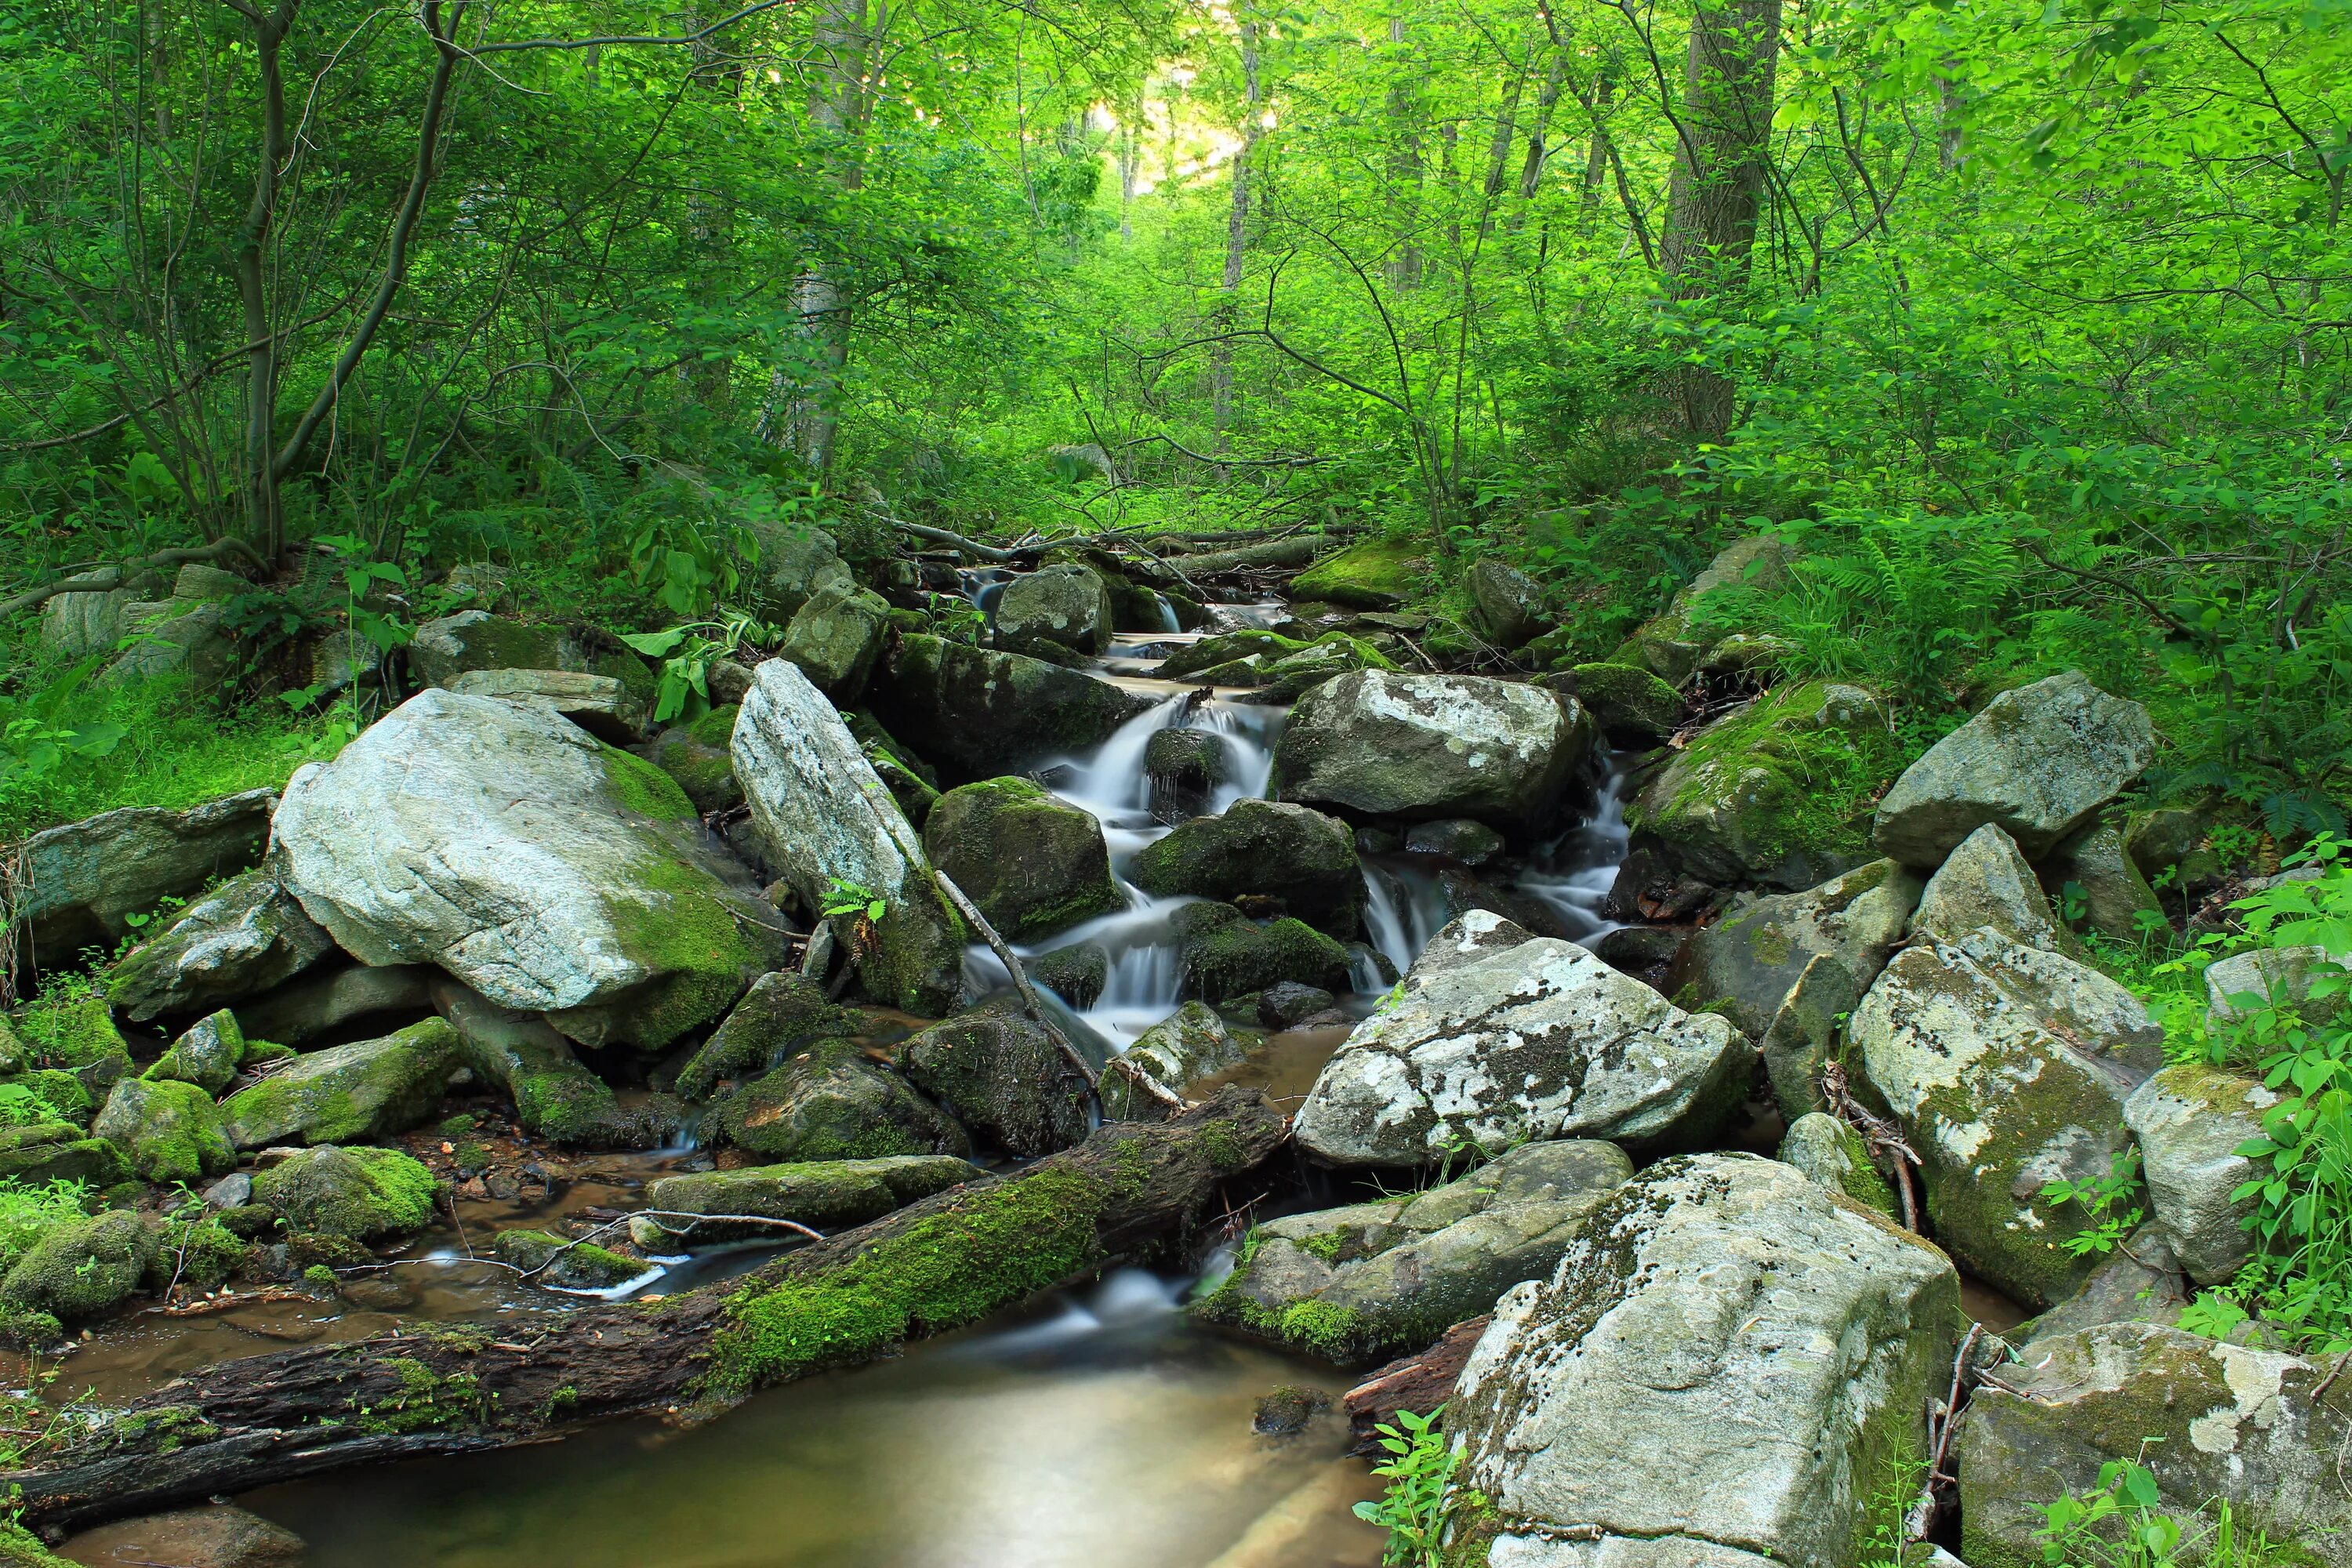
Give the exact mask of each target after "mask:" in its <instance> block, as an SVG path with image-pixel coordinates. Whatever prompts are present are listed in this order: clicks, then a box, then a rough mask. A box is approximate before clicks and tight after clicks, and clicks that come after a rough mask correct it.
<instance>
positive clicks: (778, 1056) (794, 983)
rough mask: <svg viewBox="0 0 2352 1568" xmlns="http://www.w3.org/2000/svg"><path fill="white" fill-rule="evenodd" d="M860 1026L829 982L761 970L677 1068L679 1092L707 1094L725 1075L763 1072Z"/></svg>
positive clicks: (704, 1096) (691, 1095)
mask: <svg viewBox="0 0 2352 1568" xmlns="http://www.w3.org/2000/svg"><path fill="white" fill-rule="evenodd" d="M855 1033H856V1019H855V1018H854V1017H853V1016H851V1015H850V1014H849V1013H848V1012H847V1011H846V1010H845V1009H843V1008H840V1007H836V1006H835V1005H833V1004H831V1003H830V1002H828V1001H826V1000H825V996H824V986H822V985H820V984H817V983H816V982H815V981H814V980H811V979H808V978H807V977H806V976H804V975H801V974H797V973H791V972H789V971H785V970H776V971H773V972H772V973H767V974H762V975H761V976H760V978H759V979H757V980H755V981H753V982H752V983H751V989H750V990H749V991H746V992H745V993H744V994H743V1000H741V1001H740V1002H738V1003H737V1004H735V1010H734V1011H733V1012H731V1013H730V1014H728V1015H727V1018H726V1021H725V1022H724V1023H721V1024H720V1025H719V1027H717V1028H716V1029H713V1030H712V1031H711V1032H710V1038H709V1039H708V1040H705V1041H704V1042H703V1043H702V1045H701V1046H700V1047H698V1049H697V1050H696V1051H695V1053H694V1055H693V1056H692V1057H691V1058H688V1061H687V1064H686V1066H685V1067H683V1068H680V1069H679V1070H678V1075H677V1092H678V1093H679V1094H680V1095H681V1096H683V1097H684V1098H686V1099H688V1100H707V1099H709V1097H710V1092H711V1090H713V1089H716V1088H717V1087H718V1086H719V1082H720V1080H721V1079H730V1078H736V1079H740V1078H748V1077H750V1076H751V1075H752V1074H754V1073H759V1072H764V1071H766V1070H767V1069H768V1068H771V1067H772V1066H774V1065H775V1064H776V1063H778V1062H780V1061H782V1060H783V1059H784V1058H788V1057H791V1056H793V1055H794V1054H795V1053H797V1052H799V1051H800V1050H802V1049H803V1048H804V1047H807V1046H808V1045H810V1044H812V1043H813V1042H814V1041H818V1040H828V1039H837V1038H841V1037H845V1036H848V1035H852V1034H855Z"/></svg>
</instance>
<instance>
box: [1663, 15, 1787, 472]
mask: <svg viewBox="0 0 2352 1568" xmlns="http://www.w3.org/2000/svg"><path fill="white" fill-rule="evenodd" d="M1779 55H1780V0H1700V4H1699V6H1698V13H1697V16H1696V17H1695V18H1694V19H1693V21H1692V24H1691V36H1690V57H1689V59H1688V62H1687V64H1686V66H1685V71H1684V79H1683V105H1682V112H1681V115H1680V117H1679V118H1678V119H1677V121H1676V123H1675V132H1676V136H1675V140H1676V146H1675V168H1674V175H1673V178H1672V181H1671V183H1670V184H1668V186H1667V193H1666V228H1665V235H1664V239H1663V241H1662V243H1661V244H1660V247H1659V258H1658V262H1659V267H1660V268H1661V269H1662V270H1663V271H1664V275H1665V285H1666V292H1667V293H1668V295H1669V296H1671V297H1672V298H1674V299H1675V300H1724V299H1727V298H1729V297H1731V296H1733V295H1736V294H1738V293H1739V292H1741V291H1742V290H1744V289H1746V288H1747V284H1748V252H1749V251H1750V250H1751V249H1752V248H1753V247H1754V246H1755V243H1756V220H1757V214H1758V211H1759V207H1760V206H1761V204H1762V201H1763V195H1764V178H1765V173H1766V168H1765V160H1766V159H1767V158H1769V156H1770V155H1771V130H1772V75H1773V68H1774V65H1775V63H1776V61H1777V60H1778V58H1779ZM1734 390H1735V389H1734V387H1733V386H1732V384H1731V380H1730V378H1729V377H1727V376H1726V375H1724V374H1721V373H1720V372H1717V371H1715V370H1712V369H1708V368H1706V367H1705V366H1699V365H1691V366H1685V367H1684V368H1682V369H1681V370H1680V371H1678V372H1677V373H1676V374H1675V395H1676V398H1677V401H1678V402H1679V403H1680V404H1681V405H1682V407H1681V411H1682V416H1683V425H1684V427H1685V429H1686V430H1687V431H1688V432H1689V433H1690V434H1691V435H1692V436H1693V437H1696V438H1697V439H1699V440H1702V441H1720V440H1721V439H1723V437H1724V436H1725V434H1726V433H1727V432H1728V431H1729V430H1730V428H1731V414H1732V399H1733V395H1734Z"/></svg>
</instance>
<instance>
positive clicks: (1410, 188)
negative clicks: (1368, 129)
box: [1388, 16, 1423, 289]
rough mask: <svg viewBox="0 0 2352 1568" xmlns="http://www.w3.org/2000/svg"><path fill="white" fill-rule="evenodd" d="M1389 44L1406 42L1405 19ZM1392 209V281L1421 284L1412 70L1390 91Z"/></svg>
mask: <svg viewBox="0 0 2352 1568" xmlns="http://www.w3.org/2000/svg"><path fill="white" fill-rule="evenodd" d="M1389 42H1390V43H1391V44H1402V43H1403V42H1404V18H1403V17H1402V16H1399V17H1395V18H1392V19H1391V21H1390V23H1389ZM1388 112H1389V210H1390V213H1391V222H1392V223H1393V224H1394V225H1395V228H1396V250H1395V253H1394V254H1393V255H1392V256H1391V258H1389V280H1390V281H1391V282H1392V283H1394V284H1395V285H1396V286H1397V288H1398V289H1414V288H1418V287H1419V286H1420V284H1421V181H1422V165H1423V158H1422V151H1421V98H1420V95H1419V94H1418V93H1416V92H1415V91H1414V90H1413V86H1412V74H1411V72H1409V71H1400V72H1399V73H1398V76H1397V79H1396V80H1395V81H1394V83H1392V84H1391V86H1390V88H1389V104H1388Z"/></svg>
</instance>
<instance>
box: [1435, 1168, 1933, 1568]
mask: <svg viewBox="0 0 2352 1568" xmlns="http://www.w3.org/2000/svg"><path fill="white" fill-rule="evenodd" d="M1958 1321H1959V1280H1958V1275H1957V1274H1956V1273H1955V1271H1954V1269H1953V1268H1952V1265H1951V1261H1950V1260H1949V1259H1948V1258H1946V1257H1945V1256H1944V1255H1943V1254H1942V1253H1940V1252H1938V1251H1937V1250H1936V1248H1935V1247H1931V1246H1929V1245H1927V1243H1926V1242H1924V1241H1921V1240H1920V1239H1919V1238H1917V1237H1913V1236H1909V1235H1907V1234H1906V1233H1904V1232H1902V1231H1900V1230H1898V1229H1897V1228H1895V1226H1892V1225H1890V1224H1888V1223H1887V1222H1885V1220H1883V1219H1881V1218H1879V1217H1878V1216H1877V1215H1874V1214H1871V1213H1869V1212H1868V1211H1866V1210H1864V1209H1863V1208H1861V1207H1860V1206H1859V1205H1854V1204H1852V1203H1849V1202H1846V1201H1845V1200H1843V1199H1842V1198H1840V1197H1838V1196H1836V1195H1834V1194H1832V1193H1830V1192H1829V1191H1828V1190H1827V1189H1825V1188H1823V1187H1822V1186H1821V1185H1819V1184H1816V1183H1814V1182H1812V1181H1811V1180H1809V1179H1808V1178H1806V1177H1805V1176H1804V1175H1802V1174H1801V1173H1798V1172H1796V1171H1793V1170H1791V1169H1790V1168H1789V1167H1788V1166H1786V1165H1783V1164H1781V1163H1779V1162H1777V1161H1772V1160H1761V1159H1758V1158H1756V1157H1755V1156H1753V1155H1744V1154H1704V1155H1697V1156H1693V1157H1688V1158H1678V1159H1671V1160H1666V1161H1663V1162H1661V1163H1658V1164H1655V1165H1653V1166H1652V1167H1650V1168H1649V1169H1648V1170H1646V1171H1644V1172H1643V1173H1642V1174H1641V1175H1639V1176H1636V1177H1635V1178H1634V1179H1633V1181H1631V1182H1629V1183H1627V1184H1625V1185H1623V1186H1622V1187H1619V1188H1618V1189H1617V1190H1616V1191H1615V1192H1613V1193H1612V1194H1609V1196H1608V1197H1606V1198H1604V1199H1603V1200H1602V1201H1601V1205H1600V1206H1599V1208H1598V1209H1596V1210H1595V1211H1594V1212H1593V1214H1592V1215H1591V1217H1590V1218H1589V1219H1587V1220H1586V1221H1585V1222H1584V1226H1583V1228H1582V1230H1581V1232H1580V1234H1579V1235H1578V1236H1577V1237H1576V1238H1575V1239H1574V1240H1572V1241H1570V1243H1569V1246H1568V1248H1567V1250H1566V1252H1565V1254H1564V1255H1563V1256H1562V1257H1561V1258H1560V1261H1559V1267H1558V1268H1556V1269H1555V1270H1554V1271H1553V1273H1552V1275H1551V1276H1550V1278H1549V1279H1548V1280H1546V1281H1544V1282H1542V1283H1537V1282H1533V1281H1530V1282H1528V1283H1527V1284H1523V1285H1520V1286H1517V1288H1515V1289H1512V1290H1511V1291H1510V1292H1509V1293H1507V1295H1505V1296H1504V1297H1503V1299H1502V1300H1501V1301H1500V1302H1499V1303H1498V1304H1497V1305H1496V1309H1495V1318H1494V1321H1493V1322H1492V1323H1490V1324H1488V1325H1487V1328H1486V1333H1485V1334H1484V1335H1483V1336H1481V1338H1480V1339H1479V1341H1478V1344H1477V1347H1476V1349H1475V1350H1474V1351H1473V1352H1471V1355H1470V1360H1469V1363H1468V1364H1467V1365H1466V1366H1465V1367H1464V1368H1463V1371H1462V1375H1461V1377H1460V1379H1459V1381H1458V1382H1457V1383H1456V1384H1455V1386H1454V1399H1453V1401H1452V1402H1451V1403H1450V1404H1449V1405H1448V1406H1447V1409H1446V1426H1447V1429H1448V1431H1449V1433H1450V1434H1452V1435H1453V1436H1454V1438H1455V1440H1456V1441H1457V1442H1459V1443H1460V1444H1461V1446H1462V1450H1463V1453H1464V1455H1465V1459H1466V1461H1467V1462H1466V1464H1465V1467H1464V1472H1463V1479H1464V1480H1465V1482H1466V1483H1467V1484H1468V1485H1470V1486H1473V1487H1475V1488H1476V1489H1478V1490H1480V1491H1481V1492H1483V1493H1485V1494H1486V1497H1487V1498H1488V1499H1489V1500H1491V1502H1492V1504H1493V1507H1494V1509H1495V1511H1496V1515H1497V1516H1498V1518H1497V1521H1496V1523H1497V1524H1498V1526H1499V1528H1500V1538H1499V1539H1497V1540H1496V1542H1495V1545H1494V1548H1493V1552H1492V1555H1491V1557H1490V1559H1489V1560H1490V1561H1491V1562H1494V1563H1510V1564H1515V1565H1522V1564H1523V1565H1528V1568H1534V1565H1536V1564H1559V1563H1579V1564H1584V1563H1590V1564H1591V1565H1593V1568H1601V1565H1603V1564H1618V1563H1655V1564H1657V1568H1666V1565H1668V1564H1690V1563H1707V1564H1714V1563H1724V1564H1727V1565H1728V1564H1731V1563H1744V1564H1748V1565H1749V1568H1761V1565H1762V1564H1763V1563H1766V1562H1768V1561H1769V1562H1770V1563H1783V1564H1789V1565H1791V1568H1846V1565H1848V1564H1852V1563H1856V1562H1858V1561H1860V1560H1861V1559H1860V1552H1861V1551H1862V1549H1863V1547H1864V1545H1865V1542H1866V1535H1867V1531H1869V1529H1870V1527H1871V1524H1872V1523H1873V1521H1872V1519H1871V1518H1870V1514H1871V1510H1872V1505H1873V1504H1874V1501H1876V1500H1877V1499H1878V1497H1879V1494H1880V1493H1881V1492H1882V1491H1883V1490H1884V1489H1886V1488H1887V1487H1889V1486H1890V1484H1892V1483H1893V1482H1894V1481H1895V1479H1897V1478H1898V1477H1899V1476H1903V1475H1905V1474H1906V1473H1907V1472H1905V1471H1903V1470H1902V1469H1901V1468H1900V1466H1901V1464H1902V1463H1903V1462H1904V1461H1905V1460H1906V1459H1909V1458H1912V1457H1913V1456H1915V1455H1916V1452H1917V1448H1918V1444H1919V1440H1920V1436H1919V1426H1920V1415H1921V1412H1922V1411H1923V1410H1924V1409H1925V1408H1926V1405H1927V1401H1928V1399H1929V1397H1930V1396H1940V1395H1941V1394H1942V1393H1943V1392H1944V1389H1945V1386H1946V1384H1947V1383H1948V1380H1949V1378H1950V1376H1951V1366H1952V1342H1953V1337H1954V1331H1955V1330H1956V1329H1957V1327H1958ZM1563 1540H1564V1541H1568V1542H1578V1543H1579V1544H1578V1546H1577V1547H1575V1548H1573V1549H1571V1550H1570V1551H1568V1552H1564V1553H1563V1552H1559V1551H1557V1550H1555V1548H1554V1547H1552V1546H1550V1545H1548V1544H1547V1543H1546V1542H1547V1541H1549V1542H1560V1541H1563Z"/></svg>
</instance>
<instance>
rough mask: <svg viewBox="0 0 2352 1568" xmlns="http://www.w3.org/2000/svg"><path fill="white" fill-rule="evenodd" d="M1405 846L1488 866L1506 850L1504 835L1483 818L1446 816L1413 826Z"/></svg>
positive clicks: (1418, 852) (1416, 852)
mask: <svg viewBox="0 0 2352 1568" xmlns="http://www.w3.org/2000/svg"><path fill="white" fill-rule="evenodd" d="M1404 847H1405V848H1406V850H1407V851H1408V852H1410V853H1412V854H1414V855H1432V856H1435V857H1437V858H1439V859H1443V860H1452V861H1454V863H1456V864H1457V865H1463V866H1484V865H1485V864H1486V863H1487V862H1488V861H1489V860H1492V859H1494V858H1496V856H1498V855H1500V854H1502V852H1503V836H1502V835H1501V834H1499V833H1497V832H1496V831H1495V830H1494V829H1493V828H1491V827H1489V826H1486V824H1485V823H1483V822H1473V821H1471V820H1470V819H1469V818H1467V817H1461V816H1455V817H1444V818H1441V819H1440V820H1438V821H1436V822H1423V823H1420V824H1418V825H1416V826H1413V827H1412V829H1411V830H1410V831H1408V832H1407V833H1406V834H1405V836H1404Z"/></svg>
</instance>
